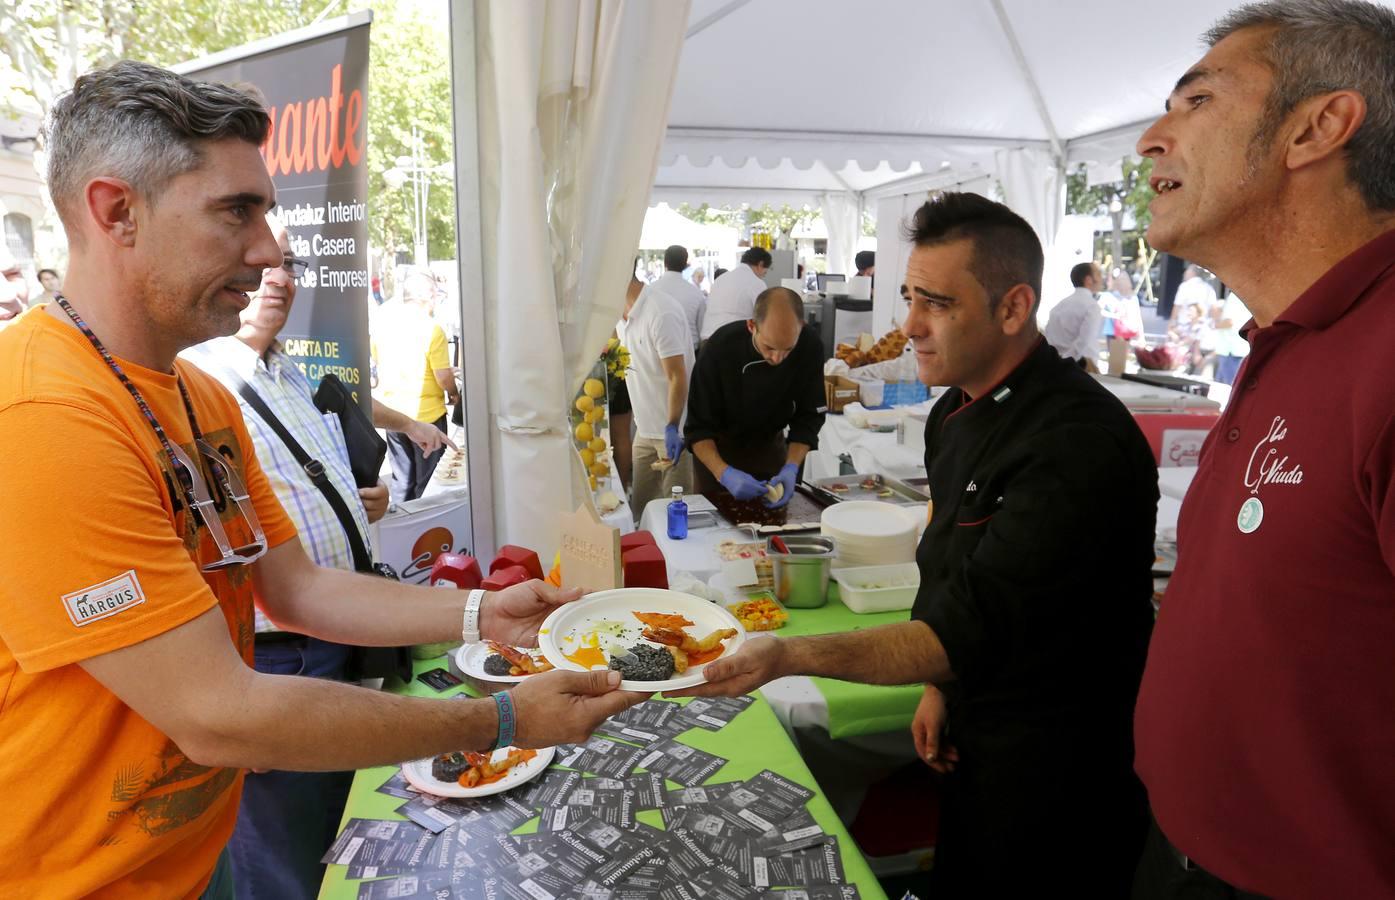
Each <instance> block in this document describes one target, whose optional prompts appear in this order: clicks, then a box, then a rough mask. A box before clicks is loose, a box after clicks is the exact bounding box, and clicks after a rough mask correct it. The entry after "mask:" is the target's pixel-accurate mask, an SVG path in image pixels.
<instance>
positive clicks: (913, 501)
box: [805, 472, 930, 506]
mask: <svg viewBox="0 0 1395 900" xmlns="http://www.w3.org/2000/svg"><path fill="white" fill-rule="evenodd" d="M805 484H806V485H808V487H809V488H810V489H811V490H813V491H814V493H816V494H818V495H819V496H821V497H824V498H825V499H828V500H831V501H832V502H835V503H841V502H843V501H845V500H872V501H876V502H878V503H891V504H894V505H896V506H923V505H924V504H925V503H926V502H927V501H929V499H930V495H929V494H926V493H924V492H923V491H919V490H917V489H915V488H913V487H911V486H910V485H909V484H906V483H905V482H904V481H899V480H897V479H895V478H891V477H889V476H886V475H869V474H867V473H858V472H855V473H853V474H851V475H837V476H834V477H832V478H818V479H815V480H814V481H812V482H805ZM839 488H845V490H840V489H839Z"/></svg>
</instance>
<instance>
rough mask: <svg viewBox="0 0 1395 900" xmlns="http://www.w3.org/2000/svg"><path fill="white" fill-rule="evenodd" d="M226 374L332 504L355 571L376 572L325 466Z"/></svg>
mask: <svg viewBox="0 0 1395 900" xmlns="http://www.w3.org/2000/svg"><path fill="white" fill-rule="evenodd" d="M224 372H225V373H226V374H227V375H228V377H229V378H230V379H231V380H232V382H233V383H234V384H236V385H237V393H238V394H239V395H240V396H241V397H242V399H243V400H246V401H247V405H248V406H250V407H252V408H253V409H255V410H256V411H257V415H259V416H261V417H262V421H263V422H265V423H266V424H268V425H270V426H271V430H272V431H274V432H276V434H277V436H279V437H280V438H281V442H282V443H283V444H285V445H286V448H287V449H288V450H290V451H291V455H292V456H294V457H295V461H296V462H298V463H300V467H301V468H302V469H304V470H305V474H306V475H309V476H310V480H311V481H312V482H314V485H315V487H317V488H319V489H320V493H322V494H324V495H325V500H327V501H329V505H330V508H331V509H333V510H334V514H335V515H336V516H338V517H339V524H340V525H342V526H343V527H344V534H345V536H346V537H347V538H348V539H349V551H350V552H351V553H353V556H354V569H355V570H356V571H359V572H372V571H373V557H371V556H369V555H368V548H367V547H365V546H364V544H363V536H362V535H360V534H359V531H358V522H356V521H355V520H354V514H353V513H351V512H349V505H348V504H347V503H345V502H344V498H343V497H342V496H340V494H339V491H338V490H337V489H336V488H335V487H334V485H333V484H332V483H330V480H329V474H328V473H327V472H325V467H324V464H323V463H321V462H320V461H319V460H318V459H314V458H312V457H311V456H310V454H309V453H306V452H305V448H304V447H302V446H300V443H299V442H298V441H296V439H295V438H294V437H292V436H291V433H290V431H288V430H287V429H286V426H285V425H283V424H281V420H280V419H278V418H276V414H275V413H273V412H272V411H271V407H269V406H267V405H266V401H265V400H263V399H262V396H261V394H258V393H257V391H256V388H254V387H252V386H251V385H250V384H248V383H247V380H246V379H245V378H243V377H242V376H241V375H240V374H238V373H237V372H235V371H233V370H232V369H230V368H225V369H224Z"/></svg>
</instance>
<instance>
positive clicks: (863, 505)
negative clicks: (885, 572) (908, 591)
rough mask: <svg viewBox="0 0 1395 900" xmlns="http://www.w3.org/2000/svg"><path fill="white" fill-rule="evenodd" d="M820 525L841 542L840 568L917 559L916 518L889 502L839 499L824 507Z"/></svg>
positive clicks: (825, 533) (838, 564)
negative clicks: (840, 501) (840, 500)
mask: <svg viewBox="0 0 1395 900" xmlns="http://www.w3.org/2000/svg"><path fill="white" fill-rule="evenodd" d="M820 527H821V529H822V531H823V533H824V535H825V536H827V537H831V538H833V539H834V540H835V541H837V542H838V561H837V566H838V567H839V568H846V567H849V566H890V565H895V564H896V563H906V562H914V561H915V536H916V523H915V520H914V519H913V518H912V517H911V515H910V514H908V513H907V512H906V510H904V509H901V508H900V507H897V506H892V505H891V504H889V503H876V502H874V501H870V500H851V501H848V502H846V503H835V504H833V505H832V506H830V507H828V508H827V509H825V510H824V511H823V516H822V517H821V519H820Z"/></svg>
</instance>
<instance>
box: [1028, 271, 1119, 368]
mask: <svg viewBox="0 0 1395 900" xmlns="http://www.w3.org/2000/svg"><path fill="white" fill-rule="evenodd" d="M1103 327H1104V313H1102V312H1101V311H1100V304H1099V301H1098V300H1097V299H1095V295H1094V294H1093V293H1092V292H1091V291H1090V289H1089V288H1083V287H1078V288H1076V289H1075V292H1074V293H1072V294H1071V295H1070V296H1069V297H1067V298H1065V299H1064V300H1062V301H1061V302H1060V303H1057V304H1056V306H1055V307H1054V308H1053V309H1052V310H1051V317H1050V318H1048V319H1047V320H1046V329H1045V331H1044V332H1043V333H1044V334H1045V336H1046V342H1047V343H1048V344H1050V345H1051V346H1053V347H1055V348H1056V352H1057V353H1059V354H1061V356H1062V357H1065V358H1066V359H1088V360H1090V361H1091V362H1094V360H1095V357H1096V356H1098V355H1099V350H1100V332H1101V330H1102V329H1103Z"/></svg>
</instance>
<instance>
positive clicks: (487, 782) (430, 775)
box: [402, 747, 557, 797]
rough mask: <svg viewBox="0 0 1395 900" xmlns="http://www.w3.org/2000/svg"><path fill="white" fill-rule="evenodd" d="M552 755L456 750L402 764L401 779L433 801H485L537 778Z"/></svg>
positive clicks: (548, 751) (547, 750) (546, 751)
mask: <svg viewBox="0 0 1395 900" xmlns="http://www.w3.org/2000/svg"><path fill="white" fill-rule="evenodd" d="M556 755H557V748H556V747H543V748H542V749H541V750H520V749H519V748H517V747H503V748H501V749H499V750H495V751H494V752H493V753H469V752H465V751H459V750H457V751H456V752H454V753H443V754H441V755H440V756H432V757H428V758H426V759H414V760H412V761H411V762H406V763H403V764H402V777H403V778H405V779H407V783H408V784H410V785H411V786H412V787H414V788H416V789H417V790H419V791H424V792H425V793H428V794H435V795H436V796H437V797H488V796H490V795H491V794H502V793H503V792H504V791H511V790H513V789H514V788H516V787H518V786H519V785H520V784H525V783H527V782H529V781H532V780H533V779H534V778H537V777H538V776H539V775H541V774H542V773H543V771H544V770H545V769H546V768H547V766H548V764H549V763H551V762H552V757H554V756H556ZM452 775H453V776H454V778H451V776H452Z"/></svg>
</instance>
